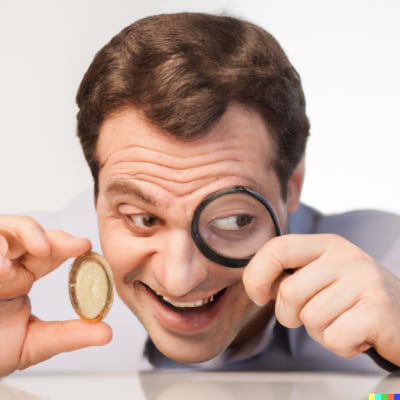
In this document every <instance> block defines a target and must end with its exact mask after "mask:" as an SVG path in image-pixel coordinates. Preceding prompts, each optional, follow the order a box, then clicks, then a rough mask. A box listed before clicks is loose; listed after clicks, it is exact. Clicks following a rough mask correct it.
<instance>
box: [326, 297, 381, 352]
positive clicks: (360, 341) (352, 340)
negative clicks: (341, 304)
mask: <svg viewBox="0 0 400 400" xmlns="http://www.w3.org/2000/svg"><path fill="white" fill-rule="evenodd" d="M366 311H367V314H366ZM371 313H372V314H374V313H375V311H374V310H371V309H369V310H365V309H364V307H359V305H358V304H357V305H356V306H354V307H352V308H351V309H349V310H348V311H347V312H345V313H343V314H341V315H340V316H339V317H338V318H337V319H335V320H334V321H333V322H332V323H331V324H330V325H329V326H328V327H326V329H325V330H324V331H323V335H322V345H323V346H324V347H326V348H327V349H329V350H331V351H332V352H334V353H335V354H337V355H339V356H340V357H346V358H348V357H353V356H355V355H357V354H359V353H362V352H364V351H366V350H367V349H368V348H370V347H371V345H372V344H373V343H374V342H375V332H374V325H375V324H374V323H372V319H371V317H370V315H371Z"/></svg>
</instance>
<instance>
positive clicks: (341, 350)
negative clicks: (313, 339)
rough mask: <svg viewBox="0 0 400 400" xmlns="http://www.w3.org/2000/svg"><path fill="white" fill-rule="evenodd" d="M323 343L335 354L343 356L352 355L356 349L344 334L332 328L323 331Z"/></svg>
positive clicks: (348, 356)
mask: <svg viewBox="0 0 400 400" xmlns="http://www.w3.org/2000/svg"><path fill="white" fill-rule="evenodd" d="M323 345H324V346H325V347H326V348H327V349H328V350H330V351H332V352H333V353H335V354H336V355H338V356H340V357H343V358H350V357H353V356H354V355H355V354H356V353H357V351H356V349H355V347H354V346H353V345H352V343H351V342H350V341H349V339H347V338H346V335H343V334H338V333H337V332H336V331H335V330H334V329H326V330H325V331H324V332H323Z"/></svg>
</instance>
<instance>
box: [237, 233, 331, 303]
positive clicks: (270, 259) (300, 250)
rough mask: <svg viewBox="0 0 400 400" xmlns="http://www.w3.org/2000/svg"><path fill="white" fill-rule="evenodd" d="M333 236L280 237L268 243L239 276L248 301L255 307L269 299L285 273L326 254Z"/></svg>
mask: <svg viewBox="0 0 400 400" xmlns="http://www.w3.org/2000/svg"><path fill="white" fill-rule="evenodd" d="M331 236H333V235H297V234H296V235H295V234H293V235H284V236H279V237H275V238H273V239H271V240H270V241H268V242H267V243H266V244H265V246H263V247H262V248H261V249H260V250H259V251H258V252H257V253H256V255H255V256H254V257H253V258H252V260H251V261H250V263H249V264H248V266H247V267H246V268H245V271H244V274H243V282H244V285H245V288H246V291H247V294H248V295H249V297H250V298H251V299H252V300H253V301H254V302H255V303H256V304H258V305H264V304H266V303H267V302H268V301H270V300H271V298H273V295H274V288H276V281H277V280H280V279H281V278H282V273H283V272H284V271H285V270H294V269H298V268H301V267H304V266H305V265H307V264H310V263H311V262H313V261H314V260H316V259H318V258H319V257H321V256H322V255H323V254H324V252H326V250H327V248H328V246H329V242H330V240H332V239H331Z"/></svg>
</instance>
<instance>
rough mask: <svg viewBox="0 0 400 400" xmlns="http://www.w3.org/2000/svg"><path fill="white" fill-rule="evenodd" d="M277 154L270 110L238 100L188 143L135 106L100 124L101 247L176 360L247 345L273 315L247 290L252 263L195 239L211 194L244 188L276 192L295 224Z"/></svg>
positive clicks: (125, 292) (277, 203) (122, 290)
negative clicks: (194, 225)
mask: <svg viewBox="0 0 400 400" xmlns="http://www.w3.org/2000/svg"><path fill="white" fill-rule="evenodd" d="M272 155H273V145H272V142H271V140H270V136H269V133H268V130H267V128H266V126H265V124H264V123H263V121H262V119H261V117H260V116H259V115H258V114H257V113H256V112H253V111H249V110H246V109H244V108H241V107H239V106H236V105H233V106H230V107H229V108H228V110H227V111H226V113H225V114H224V115H223V117H222V118H221V120H220V121H219V122H218V124H217V125H215V126H214V128H213V129H212V130H211V131H210V132H209V133H208V134H207V135H205V136H204V137H202V138H200V139H196V140H195V141H191V142H188V143H185V142H181V141H178V140H176V139H174V138H171V136H168V135H166V134H165V133H163V132H160V131H159V130H158V129H157V128H155V127H154V126H153V125H151V124H149V123H148V122H147V121H146V120H145V119H144V118H143V116H142V115H141V114H140V113H139V112H137V111H136V110H134V109H126V110H123V111H121V112H119V113H117V114H114V115H113V116H111V117H109V118H108V119H107V120H106V121H105V122H104V124H103V125H102V127H101V130H100V137H99V142H98V147H97V157H98V160H99V163H100V165H101V170H100V174H99V195H98V200H97V211H98V218H99V229H100V238H101V244H102V249H103V252H104V255H105V257H106V258H107V259H108V261H109V262H110V264H111V267H112V270H113V273H114V279H115V286H116V289H117V292H118V294H119V296H120V297H121V299H122V300H123V301H124V302H125V303H126V305H127V306H128V307H129V308H130V309H131V310H132V311H133V312H134V313H135V314H136V315H137V317H138V318H139V319H140V320H141V322H142V323H143V325H144V326H145V328H146V330H147V331H148V333H149V335H150V337H151V338H152V340H153V342H154V344H155V345H156V346H157V347H158V349H159V350H160V351H161V352H163V353H164V354H165V355H166V356H168V357H170V358H171V359H174V360H176V361H179V362H186V363H195V362H201V361H205V360H209V359H211V358H213V357H214V356H216V355H217V354H219V353H221V352H222V351H223V350H224V349H226V348H227V347H228V346H229V345H230V344H232V343H235V342H239V341H240V342H243V341H244V342H246V341H247V340H248V339H249V336H250V335H251V336H254V335H255V334H256V332H255V331H254V330H255V329H259V330H260V329H262V327H263V326H264V325H265V322H267V320H268V313H269V310H266V309H261V308H260V307H258V306H256V305H255V304H253V303H252V302H251V301H250V299H249V298H248V296H247V295H246V292H245V290H244V287H243V284H242V273H243V270H242V269H231V268H226V267H222V266H220V265H217V264H215V263H213V262H211V261H209V260H207V259H206V258H205V257H204V256H203V255H202V254H201V253H200V252H199V250H198V249H197V248H196V246H195V244H194V243H193V241H192V238H191V234H190V223H191V219H192V216H193V212H194V210H195V208H196V206H197V205H198V204H199V203H200V202H201V200H202V199H203V198H204V197H205V196H207V195H208V194H210V193H213V192H215V191H218V190H220V189H223V188H228V187H232V186H236V185H241V186H247V187H249V188H251V189H253V190H256V191H258V192H259V193H261V194H262V195H263V196H264V197H265V198H267V199H268V200H269V201H270V202H271V204H272V206H273V207H274V208H275V209H276V210H277V213H278V215H279V218H280V221H281V224H283V226H284V225H286V214H287V210H286V208H287V207H286V204H285V202H284V201H283V200H282V198H281V196H280V190H279V182H278V180H277V177H276V175H275V173H274V171H273V168H272V163H271V161H272ZM249 327H251V329H249ZM256 327H257V328H256ZM246 328H247V329H246ZM249 334H250V335H249Z"/></svg>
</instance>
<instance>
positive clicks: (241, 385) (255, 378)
mask: <svg viewBox="0 0 400 400" xmlns="http://www.w3.org/2000/svg"><path fill="white" fill-rule="evenodd" d="M369 393H400V376H399V375H397V376H395V375H388V376H374V375H352V374H331V373H288V372H285V373H264V372H256V373H253V372H234V373H226V372H201V373H199V372H183V373H182V372H143V373H137V374H112V373H110V374H76V375H36V376H35V375H23V374H22V375H11V376H9V377H6V378H3V379H2V380H0V400H6V399H7V400H39V399H46V400H53V399H54V400H55V399H57V400H64V399H65V400H66V399H68V400H71V399H96V400H103V399H104V400H105V399H107V400H125V399H130V400H132V399H135V400H184V399H185V400H188V399H189V400H236V399H237V400H239V399H240V400H253V399H255V400H258V399H263V400H269V399H279V400H286V399H307V400H312V399H322V398H323V399H327V400H330V399H332V400H333V399H335V400H338V399H346V400H353V399H354V400H362V399H365V400H368V394H369Z"/></svg>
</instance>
